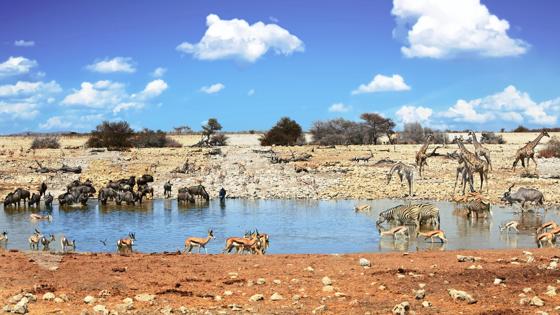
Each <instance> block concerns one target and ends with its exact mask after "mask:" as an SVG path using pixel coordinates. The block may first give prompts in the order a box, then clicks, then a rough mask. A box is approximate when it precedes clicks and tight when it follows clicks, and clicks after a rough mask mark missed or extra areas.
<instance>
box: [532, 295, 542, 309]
mask: <svg viewBox="0 0 560 315" xmlns="http://www.w3.org/2000/svg"><path fill="white" fill-rule="evenodd" d="M529 305H532V306H537V307H541V306H544V301H543V300H541V298H539V297H538V296H536V295H535V296H533V298H532V299H531V302H530V303H529Z"/></svg>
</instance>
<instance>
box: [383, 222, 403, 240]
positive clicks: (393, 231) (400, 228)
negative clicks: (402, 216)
mask: <svg viewBox="0 0 560 315" xmlns="http://www.w3.org/2000/svg"><path fill="white" fill-rule="evenodd" d="M379 232H380V233H379V235H380V236H381V237H383V236H392V237H393V238H394V239H397V236H401V237H404V238H407V237H408V228H407V227H406V226H404V225H400V226H397V227H394V228H392V229H390V230H387V231H381V230H379Z"/></svg>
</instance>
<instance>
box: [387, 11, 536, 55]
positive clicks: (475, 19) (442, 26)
mask: <svg viewBox="0 0 560 315" xmlns="http://www.w3.org/2000/svg"><path fill="white" fill-rule="evenodd" d="M391 13H392V14H393V15H394V16H395V17H396V21H397V28H396V29H395V30H394V32H393V33H394V35H396V36H399V34H401V33H402V34H403V35H404V33H406V40H407V42H408V46H405V47H401V52H402V53H403V54H404V55H405V56H406V57H408V58H414V57H428V58H450V57H454V56H456V55H461V54H474V55H480V56H484V57H503V56H517V55H521V54H524V53H525V52H527V50H528V48H529V45H528V44H527V43H526V42H524V41H523V40H520V39H514V38H511V37H509V36H508V34H507V31H508V29H509V28H510V25H509V22H508V21H507V20H505V19H500V18H498V17H497V16H496V15H493V14H491V13H490V12H489V10H488V8H487V7H486V6H485V5H483V4H481V3H480V0H453V1H449V0H393V9H392V11H391ZM409 27H410V28H409Z"/></svg>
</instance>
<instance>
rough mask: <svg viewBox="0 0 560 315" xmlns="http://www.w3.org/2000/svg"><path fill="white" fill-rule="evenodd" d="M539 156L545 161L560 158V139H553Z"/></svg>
mask: <svg viewBox="0 0 560 315" xmlns="http://www.w3.org/2000/svg"><path fill="white" fill-rule="evenodd" d="M539 156H540V157H542V158H545V159H548V158H560V139H558V138H557V137H552V139H550V141H549V142H548V143H547V144H546V146H545V147H544V149H542V150H540V151H539Z"/></svg>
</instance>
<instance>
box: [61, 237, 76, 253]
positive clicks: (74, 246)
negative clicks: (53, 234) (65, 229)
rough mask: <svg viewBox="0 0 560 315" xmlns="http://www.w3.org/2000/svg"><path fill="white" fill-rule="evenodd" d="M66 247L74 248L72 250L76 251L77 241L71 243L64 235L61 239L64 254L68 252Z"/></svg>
mask: <svg viewBox="0 0 560 315" xmlns="http://www.w3.org/2000/svg"><path fill="white" fill-rule="evenodd" d="M66 247H72V250H76V240H72V241H70V240H69V239H67V238H66V236H64V235H62V237H61V238H60V248H62V252H63V253H64V251H65V250H66Z"/></svg>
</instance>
